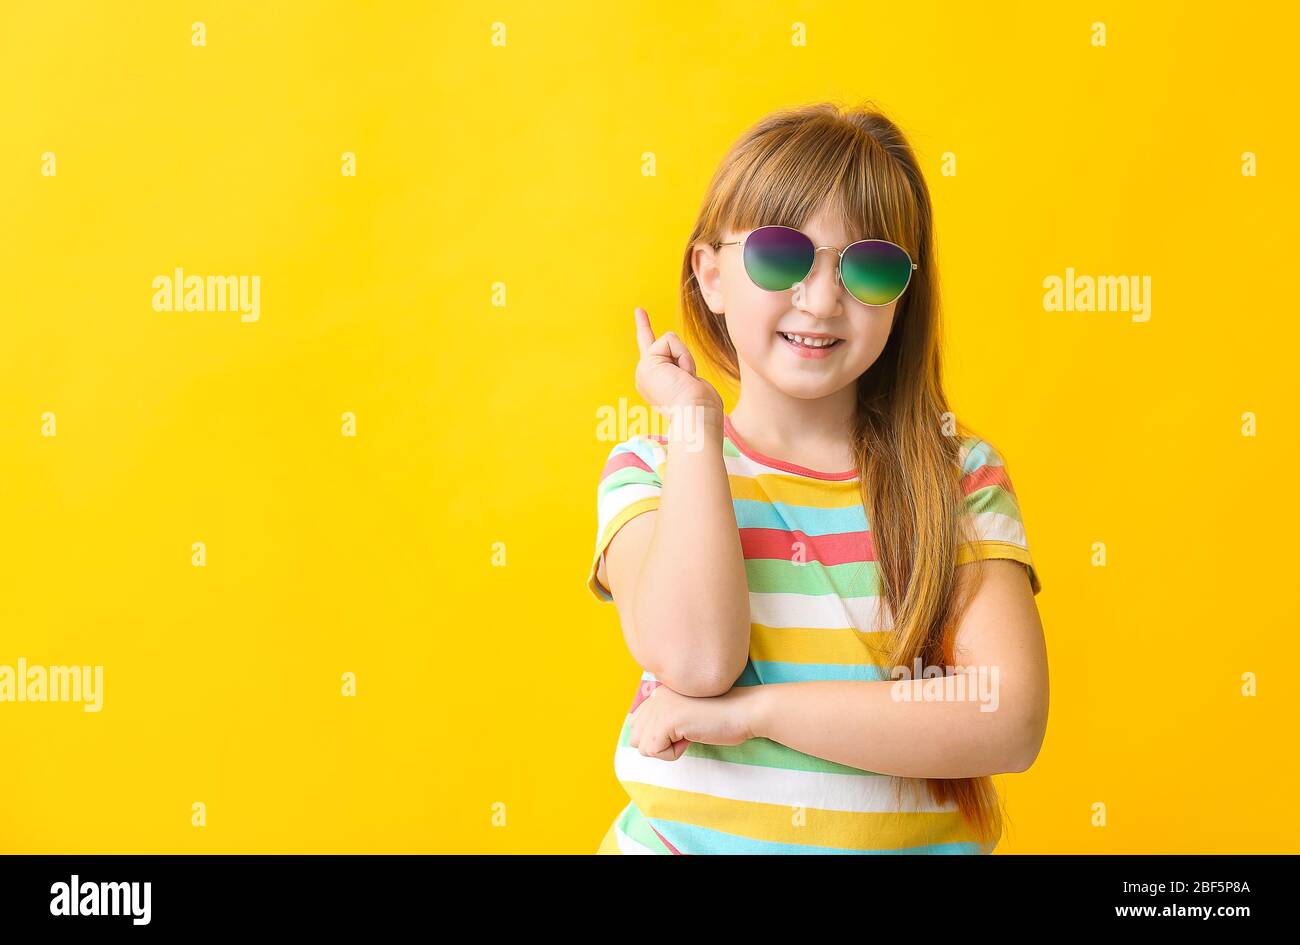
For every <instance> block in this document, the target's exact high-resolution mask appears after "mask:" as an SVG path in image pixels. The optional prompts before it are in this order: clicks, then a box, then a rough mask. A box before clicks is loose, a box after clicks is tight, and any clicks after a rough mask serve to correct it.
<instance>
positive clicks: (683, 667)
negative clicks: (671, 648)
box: [646, 650, 749, 697]
mask: <svg viewBox="0 0 1300 945" xmlns="http://www.w3.org/2000/svg"><path fill="white" fill-rule="evenodd" d="M748 659H749V651H748V650H745V651H744V652H742V653H741V654H740V658H739V660H737V659H736V658H734V657H728V656H721V655H720V656H718V657H716V658H708V657H706V656H702V655H701V654H699V653H687V654H683V655H681V656H680V657H678V658H670V659H667V660H663V661H660V662H656V663H655V665H654V666H647V667H646V668H647V669H649V670H650V672H652V673H653V674H654V677H655V679H657V680H659V681H660V682H661V683H663V684H664V685H665V686H667V687H668V688H669V689H671V690H673V691H674V692H679V693H681V694H682V695H684V696H697V697H708V696H721V695H726V694H727V693H728V692H730V691H731V687H732V686H734V685H735V684H736V680H737V679H739V678H740V674H741V673H743V672H744V670H745V664H746V663H747V662H748Z"/></svg>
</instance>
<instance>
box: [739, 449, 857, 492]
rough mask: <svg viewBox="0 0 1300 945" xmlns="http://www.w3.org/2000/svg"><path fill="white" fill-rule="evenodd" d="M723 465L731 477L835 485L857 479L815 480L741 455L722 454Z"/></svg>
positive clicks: (795, 464)
mask: <svg viewBox="0 0 1300 945" xmlns="http://www.w3.org/2000/svg"><path fill="white" fill-rule="evenodd" d="M722 461H723V464H724V465H725V466H726V467H727V472H728V473H729V474H730V475H732V476H747V477H749V478H753V477H754V476H758V475H765V476H798V477H800V478H802V479H813V480H814V481H816V482H826V483H831V484H835V485H840V484H842V483H853V482H857V477H854V478H852V479H817V478H816V477H815V476H807V475H804V474H802V473H796V472H791V471H790V470H788V469H782V468H780V467H779V466H769V465H768V464H767V463H760V462H759V461H758V460H756V459H750V458H749V457H748V456H746V455H744V454H743V453H742V454H741V455H739V456H728V455H727V454H726V453H723V454H722ZM790 465H792V466H798V465H799V464H798V463H791V464H790Z"/></svg>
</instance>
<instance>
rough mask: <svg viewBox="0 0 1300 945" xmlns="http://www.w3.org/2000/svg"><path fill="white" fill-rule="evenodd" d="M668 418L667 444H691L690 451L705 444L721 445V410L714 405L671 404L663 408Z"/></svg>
mask: <svg viewBox="0 0 1300 945" xmlns="http://www.w3.org/2000/svg"><path fill="white" fill-rule="evenodd" d="M664 412H665V413H666V414H667V416H668V428H667V437H668V442H669V443H688V444H692V445H693V447H692V451H694V450H699V449H701V448H702V447H703V446H704V445H705V444H714V445H718V446H721V444H722V408H721V407H719V406H717V405H716V404H704V403H689V404H673V405H671V406H669V407H665V408H664Z"/></svg>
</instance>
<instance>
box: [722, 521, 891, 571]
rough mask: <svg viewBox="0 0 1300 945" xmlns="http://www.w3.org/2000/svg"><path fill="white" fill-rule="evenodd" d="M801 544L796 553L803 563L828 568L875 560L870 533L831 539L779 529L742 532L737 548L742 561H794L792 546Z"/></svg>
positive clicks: (851, 533)
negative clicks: (798, 552) (741, 554)
mask: <svg viewBox="0 0 1300 945" xmlns="http://www.w3.org/2000/svg"><path fill="white" fill-rule="evenodd" d="M796 542H802V543H803V548H802V549H800V551H801V554H802V558H801V560H803V561H806V562H811V561H816V562H817V563H818V564H824V565H826V566H828V567H829V566H831V565H835V564H856V563H858V562H862V561H875V560H876V545H875V542H874V541H873V540H872V537H871V532H870V531H861V532H841V533H839V534H835V535H808V534H806V533H804V532H803V531H800V530H799V529H794V530H793V531H786V530H784V529H780V528H742V529H741V530H740V547H741V549H742V550H743V551H744V554H745V558H746V559H750V560H752V559H755V558H768V559H771V560H777V561H792V560H794V553H795V549H794V547H793V546H794V544H795V543H796Z"/></svg>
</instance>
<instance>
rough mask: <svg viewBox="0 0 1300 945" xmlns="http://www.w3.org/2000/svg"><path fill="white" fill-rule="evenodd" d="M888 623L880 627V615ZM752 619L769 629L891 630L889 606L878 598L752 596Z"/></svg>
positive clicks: (756, 594) (831, 594) (751, 593)
mask: <svg viewBox="0 0 1300 945" xmlns="http://www.w3.org/2000/svg"><path fill="white" fill-rule="evenodd" d="M882 611H883V612H884V614H885V622H884V623H883V624H882V625H881V626H880V627H877V626H876V616H877V614H879V613H881V612H882ZM749 619H750V621H752V622H753V623H757V624H762V625H763V626H765V627H812V628H814V629H817V630H844V629H846V628H849V627H852V628H853V629H855V630H864V631H868V632H871V631H875V630H877V629H880V630H888V629H890V627H891V626H892V621H891V620H890V619H889V607H888V605H887V604H886V603H885V602H884V601H883V600H881V599H880V598H879V597H877V596H874V595H873V596H871V597H840V596H838V595H836V594H834V593H833V592H830V591H828V592H827V593H825V594H760V593H756V592H752V591H751V592H750V595H749Z"/></svg>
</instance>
